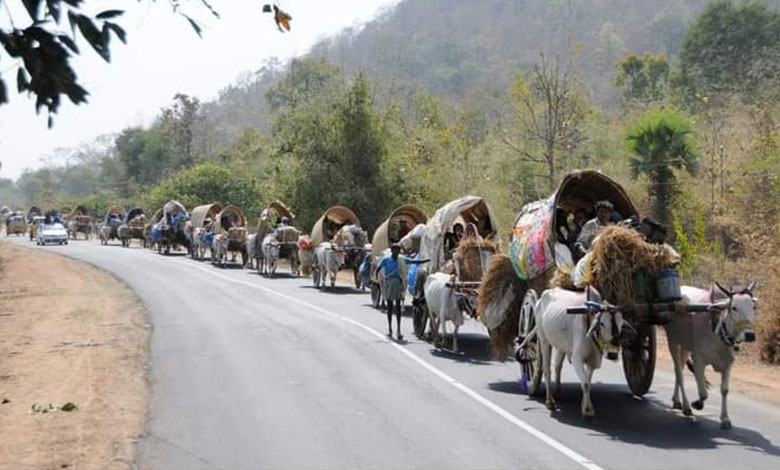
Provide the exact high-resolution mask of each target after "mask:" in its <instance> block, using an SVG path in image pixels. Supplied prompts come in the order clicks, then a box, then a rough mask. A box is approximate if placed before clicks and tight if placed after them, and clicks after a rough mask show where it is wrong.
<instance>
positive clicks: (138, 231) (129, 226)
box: [119, 207, 146, 248]
mask: <svg viewBox="0 0 780 470" xmlns="http://www.w3.org/2000/svg"><path fill="white" fill-rule="evenodd" d="M144 225H146V214H145V213H144V210H143V209H141V208H140V207H134V208H132V209H130V210H129V211H127V215H125V218H124V219H123V220H122V225H120V226H119V239H120V240H121V241H122V246H124V247H125V248H128V247H130V243H131V242H132V241H133V239H137V240H141V243H143V240H144Z"/></svg>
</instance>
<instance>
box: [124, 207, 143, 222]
mask: <svg viewBox="0 0 780 470" xmlns="http://www.w3.org/2000/svg"><path fill="white" fill-rule="evenodd" d="M144 213H145V212H144V210H143V209H141V208H140V207H134V208H132V209H130V210H129V211H127V215H126V216H125V219H124V220H123V221H122V223H123V224H127V223H129V222H130V221H131V220H133V219H135V218H136V217H138V216H139V215H144Z"/></svg>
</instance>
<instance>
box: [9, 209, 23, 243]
mask: <svg viewBox="0 0 780 470" xmlns="http://www.w3.org/2000/svg"><path fill="white" fill-rule="evenodd" d="M26 231H27V223H26V222H25V221H24V214H22V213H21V212H18V211H17V212H11V214H10V215H8V217H6V219H5V236H6V237H7V236H10V235H24V233H25V232H26Z"/></svg>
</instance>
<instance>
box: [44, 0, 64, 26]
mask: <svg viewBox="0 0 780 470" xmlns="http://www.w3.org/2000/svg"><path fill="white" fill-rule="evenodd" d="M46 8H47V9H48V10H49V14H50V15H51V17H52V18H54V21H55V22H56V23H57V24H59V23H60V16H61V14H60V13H61V10H60V2H59V1H58V0H46Z"/></svg>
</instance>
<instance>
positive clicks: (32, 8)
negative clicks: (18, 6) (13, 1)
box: [6, 0, 41, 21]
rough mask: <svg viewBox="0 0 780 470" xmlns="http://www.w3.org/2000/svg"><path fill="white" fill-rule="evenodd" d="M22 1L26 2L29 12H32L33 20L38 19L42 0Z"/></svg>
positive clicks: (25, 5)
mask: <svg viewBox="0 0 780 470" xmlns="http://www.w3.org/2000/svg"><path fill="white" fill-rule="evenodd" d="M6 1H7V0H6ZM22 3H24V7H25V8H26V9H27V13H29V14H30V18H32V19H33V21H34V20H37V19H38V8H39V7H40V5H41V0H22Z"/></svg>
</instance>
